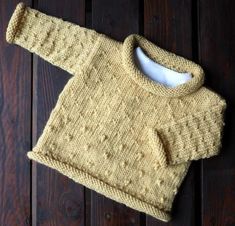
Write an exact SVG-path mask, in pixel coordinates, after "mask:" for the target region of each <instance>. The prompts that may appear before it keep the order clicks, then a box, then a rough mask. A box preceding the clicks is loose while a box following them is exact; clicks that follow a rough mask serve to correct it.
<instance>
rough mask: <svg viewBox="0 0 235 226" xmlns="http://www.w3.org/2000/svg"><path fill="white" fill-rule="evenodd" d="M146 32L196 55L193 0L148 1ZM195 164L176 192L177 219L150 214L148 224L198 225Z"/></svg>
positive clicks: (164, 45) (186, 54)
mask: <svg viewBox="0 0 235 226" xmlns="http://www.w3.org/2000/svg"><path fill="white" fill-rule="evenodd" d="M144 35H145V37H147V38H148V39H149V40H151V41H153V42H154V43H156V44H157V45H158V46H160V47H161V48H164V49H167V50H168V51H171V52H174V53H176V54H179V55H181V56H184V57H186V58H188V59H192V58H193V54H192V49H193V48H192V35H193V34H192V2H191V0H186V1H181V0H180V1H178V0H177V1H175V0H174V1H172V0H167V1H158V0H146V1H144ZM197 164H198V163H197ZM195 168H196V166H195V164H192V165H191V167H190V168H189V172H188V174H187V176H186V178H185V180H184V182H183V184H182V185H181V189H180V192H179V193H178V194H177V196H176V199H175V202H174V205H173V210H172V218H173V220H172V221H171V222H169V223H167V224H166V223H163V222H160V221H159V220H156V219H155V218H153V217H150V216H148V217H147V219H146V222H147V223H146V225H147V226H153V225H154V226H160V225H162V226H163V225H174V226H182V225H190V226H193V225H197V224H196V223H195V208H196V203H195V200H194V199H195V180H196V176H195ZM197 168H198V167H197ZM182 213H183V214H182Z"/></svg>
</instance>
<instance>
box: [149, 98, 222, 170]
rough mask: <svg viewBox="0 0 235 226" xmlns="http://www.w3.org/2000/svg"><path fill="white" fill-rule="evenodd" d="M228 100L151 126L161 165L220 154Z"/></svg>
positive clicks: (156, 152) (155, 148)
mask: <svg viewBox="0 0 235 226" xmlns="http://www.w3.org/2000/svg"><path fill="white" fill-rule="evenodd" d="M225 108H226V102H225V101H224V100H222V101H220V102H219V104H218V105H216V106H213V107H211V108H210V109H208V110H205V111H198V112H196V113H194V114H191V115H187V116H186V117H183V118H181V119H179V120H176V121H173V122H169V123H167V124H165V125H163V126H161V127H159V128H157V129H155V128H154V129H153V128H151V129H150V130H149V132H150V134H149V135H150V144H151V145H152V147H153V150H154V154H155V155H156V157H157V160H158V162H159V165H160V167H166V166H168V165H169V166H170V165H175V164H180V163H184V162H187V161H191V160H198V159H202V158H209V157H212V156H215V155H218V154H219V151H220V147H221V138H222V132H223V126H224V111H225Z"/></svg>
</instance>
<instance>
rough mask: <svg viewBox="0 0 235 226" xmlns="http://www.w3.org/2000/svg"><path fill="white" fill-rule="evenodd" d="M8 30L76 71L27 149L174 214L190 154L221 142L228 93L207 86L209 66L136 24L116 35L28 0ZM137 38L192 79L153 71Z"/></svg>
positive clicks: (116, 193)
mask: <svg viewBox="0 0 235 226" xmlns="http://www.w3.org/2000/svg"><path fill="white" fill-rule="evenodd" d="M6 39H7V41H8V42H9V43H15V44H17V45H19V46H22V47H24V48H25V49H27V50H29V51H30V52H33V53H36V54H37V55H39V56H40V57H42V58H43V59H45V60H47V61H48V62H50V63H52V64H54V65H56V66H59V67H60V68H62V69H64V70H66V71H68V72H69V73H71V78H70V79H69V81H68V82H67V84H66V85H65V87H64V89H63V91H62V92H61V94H60V95H59V98H58V100H57V103H56V105H55V107H54V108H53V110H52V112H51V114H50V117H49V119H48V121H47V123H46V125H45V127H44V130H43V131H42V134H41V136H40V137H39V139H38V141H37V144H36V145H35V147H34V148H33V149H32V150H30V151H29V152H28V154H27V155H28V157H29V158H30V159H33V160H35V161H37V162H39V163H41V164H44V165H46V166H49V167H51V168H54V169H56V170H57V171H59V172H61V173H62V174H64V175H66V176H67V177H69V178H71V179H73V180H74V181H76V182H78V183H81V184H83V185H84V186H86V187H88V188H90V189H93V190H95V191H97V192H99V193H101V194H103V195H105V196H106V197H109V198H111V199H113V200H116V201H118V202H120V203H124V204H125V205H127V206H129V207H131V208H134V209H137V210H139V211H142V212H145V213H147V214H150V215H152V216H153V217H156V218H158V219H160V220H162V221H169V220H170V218H171V208H172V203H173V200H174V198H175V195H176V194H177V192H178V190H179V187H180V185H181V184H182V181H183V179H184V178H185V175H186V174H187V172H188V169H189V166H190V164H191V162H192V161H193V160H197V159H202V158H209V157H211V156H215V155H217V154H218V153H219V151H220V147H221V138H222V131H223V125H224V120H223V115H224V110H225V108H226V102H225V100H224V99H223V98H222V97H221V96H219V95H218V94H216V93H215V92H213V91H211V90H209V89H207V88H206V87H204V86H203V82H204V71H203V69H202V68H201V67H200V66H199V65H197V64H195V63H194V62H192V61H190V60H187V59H185V58H183V57H181V56H178V55H175V54H173V53H170V52H168V51H166V50H164V49H161V48H160V47H158V46H156V45H155V44H154V43H152V42H150V41H149V40H147V39H146V38H144V37H142V36H140V35H138V34H132V35H129V36H128V37H126V39H125V40H124V42H118V41H116V40H114V39H111V38H110V37H108V36H106V35H104V34H100V33H98V32H96V31H95V30H92V29H87V28H83V27H81V26H79V25H75V24H72V23H69V22H65V21H63V20H62V19H58V18H55V17H52V16H48V15H45V14H43V13H41V12H39V11H37V10H34V9H31V8H29V7H26V6H25V5H24V4H23V3H20V4H18V6H17V8H16V9H15V11H14V13H13V15H12V17H11V19H10V22H9V25H8V28H7V33H6ZM135 46H140V47H141V48H142V49H143V50H144V51H145V52H146V54H147V55H148V56H149V57H150V58H152V59H153V60H154V61H156V62H158V63H160V64H162V65H163V66H165V67H168V68H170V69H172V70H175V71H178V72H190V73H191V74H192V75H193V77H192V79H191V80H190V81H188V82H187V83H185V84H181V85H179V86H177V87H175V88H169V87H165V86H163V85H161V84H159V83H157V82H154V81H152V80H150V79H149V78H147V76H145V75H144V74H143V73H142V72H141V71H140V70H139V69H138V68H137V66H136V64H135V62H134V57H133V51H134V47H135Z"/></svg>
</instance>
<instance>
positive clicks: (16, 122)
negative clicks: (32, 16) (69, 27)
mask: <svg viewBox="0 0 235 226" xmlns="http://www.w3.org/2000/svg"><path fill="white" fill-rule="evenodd" d="M26 2H27V3H28V4H30V1H26ZM16 4H17V1H0V22H1V23H0V113H1V118H0V134H1V135H0V225H1V226H9V225H30V221H31V219H30V209H31V205H30V161H29V160H28V159H27V158H26V152H27V151H28V150H30V148H31V54H30V53H29V52H26V51H24V50H23V49H22V48H19V47H16V46H12V45H9V44H8V43H6V41H5V31H6V28H7V25H8V22H9V19H10V16H11V14H12V12H13V11H14V9H15V5H16Z"/></svg>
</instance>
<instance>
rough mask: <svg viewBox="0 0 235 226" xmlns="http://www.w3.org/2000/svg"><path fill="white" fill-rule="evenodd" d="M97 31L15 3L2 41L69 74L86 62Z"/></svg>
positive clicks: (94, 42) (96, 36) (97, 35)
mask: <svg viewBox="0 0 235 226" xmlns="http://www.w3.org/2000/svg"><path fill="white" fill-rule="evenodd" d="M98 37H100V34H99V33H97V32H96V31H95V30H92V29H88V28H84V27H81V26H79V25H75V24H73V23H70V22H66V21H63V20H62V19H59V18H56V17H53V16H48V15H46V14H43V13H41V12H39V11H37V10H34V9H31V8H29V7H26V6H25V5H24V4H23V3H19V4H18V5H17V7H16V9H15V11H14V13H13V15H12V17H11V19H10V21H9V24H8V27H7V31H6V40H7V42H9V43H15V44H17V45H19V46H21V47H23V48H25V49H27V50H29V51H30V52H32V53H35V54H37V55H39V56H40V57H42V58H43V59H44V60H46V61H48V62H50V63H52V64H54V65H56V66H59V67H61V68H62V69H64V70H66V71H68V72H69V73H71V74H76V72H77V70H78V69H81V68H80V67H81V66H82V65H83V64H84V63H85V62H87V61H88V58H89V56H90V55H91V52H92V50H93V49H94V46H95V45H96V43H97V40H98Z"/></svg>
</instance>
